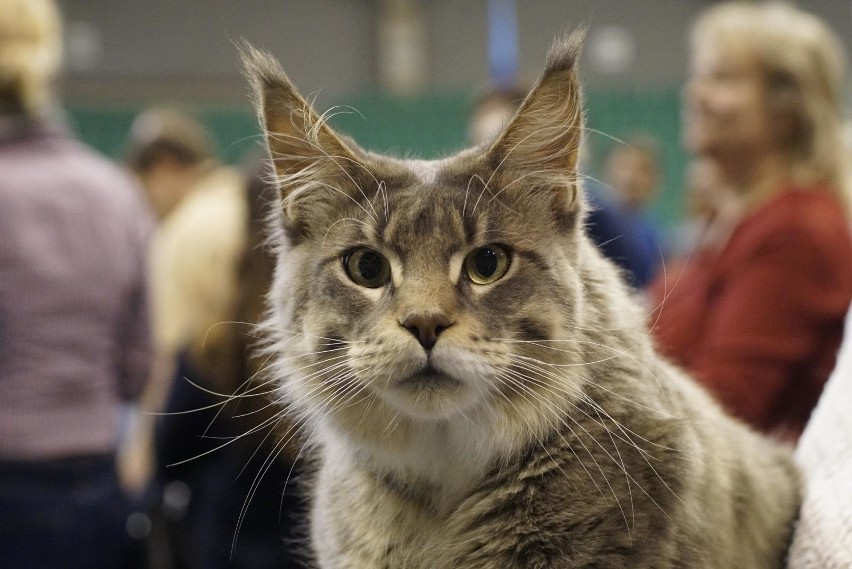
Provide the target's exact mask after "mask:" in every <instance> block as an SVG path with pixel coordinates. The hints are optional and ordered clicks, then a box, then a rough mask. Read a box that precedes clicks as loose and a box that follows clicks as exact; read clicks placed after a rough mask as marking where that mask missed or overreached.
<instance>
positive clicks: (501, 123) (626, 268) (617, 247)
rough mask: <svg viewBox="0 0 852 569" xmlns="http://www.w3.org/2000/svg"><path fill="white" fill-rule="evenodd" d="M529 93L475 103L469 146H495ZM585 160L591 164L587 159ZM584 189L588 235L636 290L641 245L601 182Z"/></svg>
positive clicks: (497, 94) (492, 95) (493, 94)
mask: <svg viewBox="0 0 852 569" xmlns="http://www.w3.org/2000/svg"><path fill="white" fill-rule="evenodd" d="M526 93H527V91H526V90H523V89H503V90H493V91H489V92H487V93H485V94H484V95H482V96H480V97H479V98H478V99H477V100H476V101H474V104H473V108H472V110H471V113H470V118H469V120H468V125H467V137H468V142H469V143H470V144H471V145H474V146H484V145H487V144H489V143H490V142H493V141H494V139H495V137H496V136H497V135H498V134H500V132H502V129H503V127H505V126H506V124H508V122H509V120H510V119H511V118H512V117H513V116H514V115H515V112H516V111H517V110H518V108H519V107H520V105H521V103H522V102H523V100H524V97H525V96H526ZM582 158H583V159H586V161H588V160H587V157H586V156H584V157H582ZM583 185H584V189H585V195H586V198H587V199H588V206H589V208H588V213H587V215H586V232H587V233H588V235H589V236H590V237H591V238H592V240H593V241H594V242H595V243H596V244H597V246H598V248H599V249H600V250H601V251H602V252H603V254H604V255H606V257H608V258H609V259H610V260H612V261H613V262H615V263H616V264H617V265H618V266H619V267H620V268H621V270H622V275H623V276H624V278H625V279H627V281H628V282H629V283H630V284H631V285H632V286H634V287H636V286H637V283H638V279H637V278H636V275H635V274H634V273H633V271H632V268H631V266H632V263H633V260H634V259H635V258H637V257H638V255H639V253H638V245H637V244H636V243H634V237H633V235H632V232H631V231H630V228H629V226H628V223H627V221H626V220H625V219H624V218H623V216H622V215H621V213H620V212H619V210H618V208H617V207H616V205H615V204H614V203H612V201H611V200H610V199H609V198H608V197H607V196H606V192H605V191H604V190H603V188H602V184H601V183H600V182H598V181H597V180H595V179H594V178H591V177H587V178H585V179H584V180H583ZM643 284H644V283H643Z"/></svg>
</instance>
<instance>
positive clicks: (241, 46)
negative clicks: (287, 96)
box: [234, 39, 290, 92]
mask: <svg viewBox="0 0 852 569" xmlns="http://www.w3.org/2000/svg"><path fill="white" fill-rule="evenodd" d="M234 43H235V45H236V47H237V50H238V51H239V54H240V61H242V64H243V74H244V75H245V77H246V79H248V81H249V82H250V83H251V85H252V87H253V88H254V89H255V90H256V91H258V92H263V91H265V90H266V89H269V88H274V87H281V86H286V87H289V86H290V80H289V79H288V78H287V75H286V74H285V73H284V71H283V70H282V69H281V65H280V64H279V63H278V60H277V59H275V57H274V56H272V55H271V54H270V53H268V52H265V51H261V50H259V49H257V48H256V47H254V46H253V45H251V44H250V43H249V42H248V41H247V40H245V39H239V40H236V41H235V42H234Z"/></svg>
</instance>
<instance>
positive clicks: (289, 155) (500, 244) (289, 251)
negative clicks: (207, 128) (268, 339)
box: [244, 31, 586, 429]
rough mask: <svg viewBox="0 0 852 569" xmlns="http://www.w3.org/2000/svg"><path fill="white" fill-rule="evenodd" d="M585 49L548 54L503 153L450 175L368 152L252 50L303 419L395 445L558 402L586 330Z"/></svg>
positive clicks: (467, 160) (274, 323)
mask: <svg viewBox="0 0 852 569" xmlns="http://www.w3.org/2000/svg"><path fill="white" fill-rule="evenodd" d="M582 38H583V32H582V31H580V32H575V33H573V34H571V35H569V36H566V37H564V38H562V39H560V40H558V41H557V42H556V43H555V44H554V46H553V47H552V48H551V50H550V52H549V54H548V59H547V65H546V69H545V71H544V73H543V75H542V77H541V78H540V79H539V81H538V82H537V83H536V85H535V86H534V87H533V89H532V90H531V92H530V93H529V95H528V96H527V98H526V99H525V100H524V102H523V104H522V105H521V107H520V109H519V111H518V112H517V113H516V115H515V116H514V118H513V119H512V120H511V121H510V122H509V124H508V125H507V126H506V127H505V129H504V130H503V132H502V134H500V136H499V137H498V138H497V139H496V140H495V141H494V142H493V143H491V144H490V145H488V146H486V147H481V148H474V149H470V150H467V151H464V152H462V153H460V154H458V155H456V156H453V157H450V158H447V159H444V160H440V161H411V160H399V159H394V158H390V157H385V156H380V155H376V154H373V153H369V152H366V151H364V150H361V149H359V148H358V147H357V146H356V145H355V144H354V143H353V142H352V141H349V140H346V139H344V138H342V137H340V136H338V135H337V134H336V133H335V132H334V131H333V130H332V129H331V128H330V127H329V125H328V124H327V123H326V121H325V120H324V118H325V117H321V116H318V115H317V114H316V112H315V111H314V110H313V109H312V108H311V106H310V105H309V103H308V102H306V100H305V99H304V98H303V97H302V96H301V95H299V94H298V92H297V91H296V89H295V88H294V87H293V85H292V84H291V82H290V81H289V80H288V79H287V77H286V76H285V75H284V73H283V72H282V71H281V69H280V68H279V66H278V64H277V63H276V62H275V60H274V59H272V58H271V57H270V56H268V55H266V54H263V53H259V52H257V51H254V50H251V49H250V48H249V49H247V50H246V53H245V56H244V59H245V63H246V69H247V73H248V76H249V78H250V79H251V81H252V84H253V86H254V89H255V96H256V102H257V106H258V111H259V114H260V118H261V122H262V124H263V126H264V127H265V131H266V136H267V143H268V146H269V150H270V154H271V157H272V160H273V162H274V166H275V176H276V179H277V182H278V186H279V188H280V190H281V202H280V203H281V207H280V210H279V211H280V218H279V220H278V223H279V227H280V228H281V229H282V231H280V232H279V237H278V239H279V241H280V242H279V243H278V247H279V255H278V267H277V276H276V283H275V285H274V287H273V290H272V291H271V293H270V304H271V309H272V318H271V320H270V328H271V329H272V331H273V334H275V335H276V336H277V339H278V343H277V345H276V350H277V353H276V357H277V358H278V360H279V363H278V370H279V372H280V375H281V376H282V378H283V381H284V387H283V391H284V392H286V394H287V397H288V399H289V401H290V402H291V404H293V405H294V406H295V408H297V409H301V410H302V411H303V412H306V413H313V414H316V415H317V416H323V417H330V418H332V419H334V420H337V421H342V422H343V424H344V425H348V426H349V427H350V428H353V429H355V428H362V427H363V428H371V427H370V425H372V428H375V429H382V428H384V429H388V428H392V424H393V422H394V421H396V420H398V419H399V417H403V418H409V419H415V420H427V421H428V420H442V419H448V418H452V417H455V416H463V415H465V414H469V413H477V412H480V410H483V409H486V410H490V411H484V412H494V411H495V410H496V409H498V408H500V410H501V411H502V412H506V413H516V412H520V411H521V410H522V408H523V406H524V405H527V404H535V402H536V401H538V402H539V404H541V401H544V402H545V404H546V402H547V400H549V399H550V398H557V397H564V395H565V393H564V392H565V389H566V387H565V385H564V384H565V379H566V378H570V377H571V373H572V371H571V366H572V365H576V364H577V362H578V361H579V359H580V356H579V353H580V351H581V349H580V348H578V345H577V344H576V342H572V340H575V339H576V331H577V330H578V329H580V328H581V327H582V325H583V321H584V318H583V306H584V303H583V302H582V301H581V297H582V296H583V295H584V294H585V293H584V290H583V286H582V284H581V279H580V275H579V273H580V270H579V268H578V266H579V264H580V261H579V257H580V256H581V255H582V250H583V247H585V246H586V241H585V239H584V237H583V233H582V223H583V209H584V200H583V196H582V192H581V188H580V186H579V183H578V173H577V163H578V155H579V151H580V142H581V134H582V131H583V124H582V123H583V112H582V101H581V92H580V84H579V82H578V79H577V74H576V64H577V58H578V55H579V50H580V46H581V43H582ZM556 385H558V388H556V387H554V386H556ZM557 389H558V390H560V391H561V393H557ZM513 409H514V410H513Z"/></svg>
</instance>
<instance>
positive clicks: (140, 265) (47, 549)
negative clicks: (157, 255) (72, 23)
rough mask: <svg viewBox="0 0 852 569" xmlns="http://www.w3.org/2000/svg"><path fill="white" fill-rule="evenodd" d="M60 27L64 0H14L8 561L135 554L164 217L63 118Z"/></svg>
mask: <svg viewBox="0 0 852 569" xmlns="http://www.w3.org/2000/svg"><path fill="white" fill-rule="evenodd" d="M61 37H62V33H61V23H60V19H59V14H58V11H57V9H56V6H55V4H54V3H53V2H52V1H51V0H0V275H2V278H0V390H2V396H0V567H4V568H6V567H9V568H13V567H14V568H17V567H63V568H81V569H82V568H86V569H94V568H104V569H106V568H113V567H131V566H132V561H131V559H130V548H129V545H130V543H129V537H128V535H127V532H126V531H125V521H126V518H127V515H128V513H129V512H128V510H129V505H128V503H127V501H126V498H125V496H124V495H123V494H122V492H121V490H120V488H119V485H118V479H117V474H116V467H115V453H116V445H117V439H118V431H119V425H118V424H117V423H118V421H117V419H118V414H119V413H118V411H119V409H120V407H121V404H122V401H123V400H124V401H127V400H131V399H133V398H135V397H136V396H137V395H138V394H139V392H140V391H141V389H142V387H143V385H144V383H145V381H146V380H147V377H148V367H149V356H150V342H149V338H148V332H149V329H148V315H147V304H146V286H145V280H146V279H145V254H146V241H147V236H148V233H149V229H150V215H149V212H148V210H147V209H146V208H145V206H144V202H143V201H142V197H141V195H140V193H139V191H138V190H137V188H136V187H135V186H134V185H133V184H132V183H131V182H130V180H129V179H128V177H127V175H126V174H125V173H124V172H123V171H122V170H120V169H119V168H117V167H116V166H114V165H112V164H110V163H108V162H107V161H106V160H104V159H103V158H101V157H100V156H97V155H96V154H95V153H93V152H91V151H90V150H88V149H87V148H85V147H84V146H83V145H81V144H79V143H78V142H76V141H75V140H74V139H73V138H72V137H71V136H70V134H69V133H68V132H67V130H66V129H65V128H64V127H63V126H62V124H61V123H60V122H59V120H58V119H57V115H59V113H58V112H57V111H56V107H55V104H54V101H53V97H52V91H51V82H52V80H53V77H54V75H55V73H56V71H57V69H58V67H59V63H60V59H61V48H60V46H61Z"/></svg>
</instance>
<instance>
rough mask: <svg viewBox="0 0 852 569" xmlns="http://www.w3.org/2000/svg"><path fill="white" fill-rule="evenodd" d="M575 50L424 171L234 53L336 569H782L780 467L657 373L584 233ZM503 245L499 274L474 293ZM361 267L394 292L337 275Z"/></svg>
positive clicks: (315, 487) (568, 48) (324, 536)
mask: <svg viewBox="0 0 852 569" xmlns="http://www.w3.org/2000/svg"><path fill="white" fill-rule="evenodd" d="M582 36H583V34H582V32H575V33H574V34H572V35H569V36H566V37H565V38H563V39H560V40H558V41H557V42H556V43H555V44H554V46H553V48H552V49H551V51H550V53H549V55H548V59H547V65H546V69H545V71H544V73H543V75H542V77H541V79H540V80H539V82H538V83H537V84H536V85H535V87H534V88H533V89H532V91H531V92H530V94H529V96H528V97H527V99H526V100H525V102H524V103H523V105H522V107H521V108H520V110H519V111H518V113H517V114H516V116H515V117H514V118H513V119H512V121H510V123H509V124H508V125H507V127H506V129H505V131H504V132H503V134H502V135H501V136H500V137H499V138H498V139H497V140H496V141H495V142H494V143H493V144H491V145H490V146H488V147H483V148H474V149H470V150H467V151H464V152H462V153H460V154H458V155H456V156H453V157H450V158H447V159H444V160H440V161H430V162H425V161H411V160H407V161H406V160H398V159H394V158H390V157H386V156H379V155H376V154H372V153H369V152H365V151H363V150H361V149H359V148H358V147H357V146H356V145H355V144H354V143H352V142H351V141H348V140H346V139H344V138H342V137H340V136H338V135H337V134H335V133H334V132H333V131H332V129H331V128H329V126H328V125H327V124H326V121H325V120H324V119H325V117H322V116H319V115H317V114H316V113H315V112H314V111H313V110H312V108H311V106H310V105H309V104H308V103H307V102H306V101H305V99H304V98H303V97H302V96H300V95H299V94H298V92H297V91H296V90H295V88H294V87H293V86H292V84H291V83H290V81H289V80H288V79H287V77H286V76H285V75H284V73H283V72H282V71H281V70H280V68H279V66H278V64H277V62H276V61H275V60H274V59H273V58H272V57H271V56H269V55H267V54H264V53H261V52H258V51H255V50H253V49H252V48H250V47H248V46H246V47H245V49H244V61H245V65H246V69H247V75H248V77H249V79H250V80H251V82H252V85H253V86H254V92H255V95H256V103H257V107H258V111H259V114H260V118H261V121H262V124H263V125H264V127H265V129H266V133H267V142H268V145H269V150H270V153H271V157H272V160H273V162H274V165H275V176H276V180H277V183H278V186H279V188H280V190H281V207H280V208H279V209H278V215H277V217H276V219H275V222H274V226H275V229H276V234H275V237H274V241H275V247H276V252H277V267H276V275H275V282H274V285H273V288H272V291H271V293H270V296H269V306H270V316H269V320H268V323H267V325H266V328H267V329H268V331H269V334H270V335H271V340H270V348H269V350H270V352H269V354H270V356H271V357H272V358H273V359H274V366H273V367H274V370H275V373H274V381H276V382H277V383H276V385H277V390H276V394H277V395H278V396H279V401H281V402H282V414H283V413H286V414H288V415H289V416H291V417H295V419H296V423H297V424H298V425H300V426H301V427H302V428H303V430H304V432H305V433H306V439H307V441H308V450H306V451H305V452H307V453H308V454H310V455H312V456H315V457H316V462H317V465H318V466H317V471H316V475H315V477H314V479H313V481H312V483H311V485H310V487H311V500H312V507H311V516H310V518H311V519H310V536H311V545H312V548H313V551H314V554H315V557H316V562H317V564H318V565H319V566H320V567H322V568H327V569H344V568H350V569H380V568H394V569H395V568H410V569H421V568H422V569H437V568H464V569H473V568H495V569H496V568H501V569H506V568H542V569H543V568H554V569H555V568H568V567H605V568H627V567H630V568H634V569H635V568H656V569H660V568H667V567H682V568H686V567H689V568H720V569H721V568H725V569H735V568H743V569H745V568H749V569H760V568H779V567H782V563H783V558H784V555H785V550H786V548H787V544H788V541H789V538H790V533H791V529H792V524H793V519H794V517H795V515H796V512H797V509H798V503H799V491H798V478H797V473H796V471H795V469H794V467H793V466H792V463H791V460H790V457H789V456H788V453H787V452H786V451H785V450H783V449H781V448H779V447H776V446H775V445H773V444H771V443H769V442H768V441H766V440H764V439H762V438H760V437H759V436H757V435H755V434H753V433H752V432H750V431H749V430H747V429H746V428H745V427H744V426H742V425H741V424H739V423H737V422H735V421H734V420H732V419H730V418H728V417H727V416H725V415H724V414H723V413H722V411H720V409H719V408H718V407H717V406H716V405H715V404H714V403H713V402H712V401H711V400H710V399H709V398H708V396H707V395H706V394H705V393H704V392H703V391H702V390H701V389H699V388H698V387H697V386H696V385H694V384H693V383H692V382H691V381H690V380H689V379H688V378H687V377H685V376H684V374H683V373H682V372H680V371H679V370H678V369H675V368H674V367H673V366H671V365H670V364H668V363H667V362H666V361H665V360H663V359H662V358H661V357H660V356H658V355H657V354H656V353H655V351H654V348H653V346H652V343H651V341H650V339H649V336H648V333H647V329H646V326H645V324H644V315H643V314H642V312H641V311H640V310H639V309H638V308H637V307H636V306H635V305H634V303H633V302H631V300H630V297H629V291H627V290H626V288H625V286H624V285H623V284H622V281H621V279H620V277H619V275H618V274H617V271H616V269H615V268H614V266H613V265H612V264H610V263H609V262H608V261H606V260H605V259H603V258H602V257H601V255H600V254H599V253H598V251H597V250H596V248H595V247H594V246H593V245H592V244H591V242H590V241H589V239H588V238H587V237H586V236H585V235H584V232H583V220H584V208H585V200H584V197H583V194H582V191H581V188H580V186H579V184H578V174H577V162H578V153H579V151H580V145H581V133H582V130H583V123H582V120H583V118H582V117H583V113H582V96H581V92H580V85H579V82H578V79H577V74H576V61H577V57H578V53H579V49H580V45H581V43H582ZM492 244H499V245H500V246H501V247H503V248H504V250H505V251H508V253H509V263H508V268H507V270H506V272H505V274H504V275H502V277H500V278H499V279H497V280H496V281H494V282H490V283H487V284H477V283H476V282H474V280H472V277H471V276H470V273H469V272H466V271H467V268H466V267H467V264H466V263H465V259H466V258H468V256H470V255H471V254H475V253H476V251H478V250H479V249H480V248H482V247H487V246H489V245H492ZM360 248H367V249H369V250H370V251H372V252H375V253H378V254H379V255H381V258H383V259H385V260H386V261H387V266H388V267H389V276H388V277H387V281H386V282H384V283H383V284H382V285H381V286H378V287H375V288H369V287H366V286H363V285H362V284H358V282H356V281H355V280H353V278H352V277H351V276H350V273H348V272H347V265H346V263H347V261H346V259H348V258H350V255H351V254H353V251H357V250H359V249H360ZM368 268H369V267H368ZM415 317H418V318H421V320H418V321H417V322H427V323H432V324H428V325H424V326H425V327H426V328H429V327H430V326H433V324H434V323H435V322H440V323H442V324H441V325H440V326H437V325H435V326H433V327H434V329H435V334H434V338H433V340H434V342H431V345H430V342H427V343H424V342H423V341H422V340H421V337H422V334H421V337H418V335H417V333H416V332H417V330H420V329H421V328H416V327H412V326H411V325H408V324H407V323H408V322H411V320H410V319H411V318H415ZM424 319H425V320H424ZM430 319H431V320H430ZM412 328H416V329H414V330H412ZM430 329H431V328H430Z"/></svg>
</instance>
